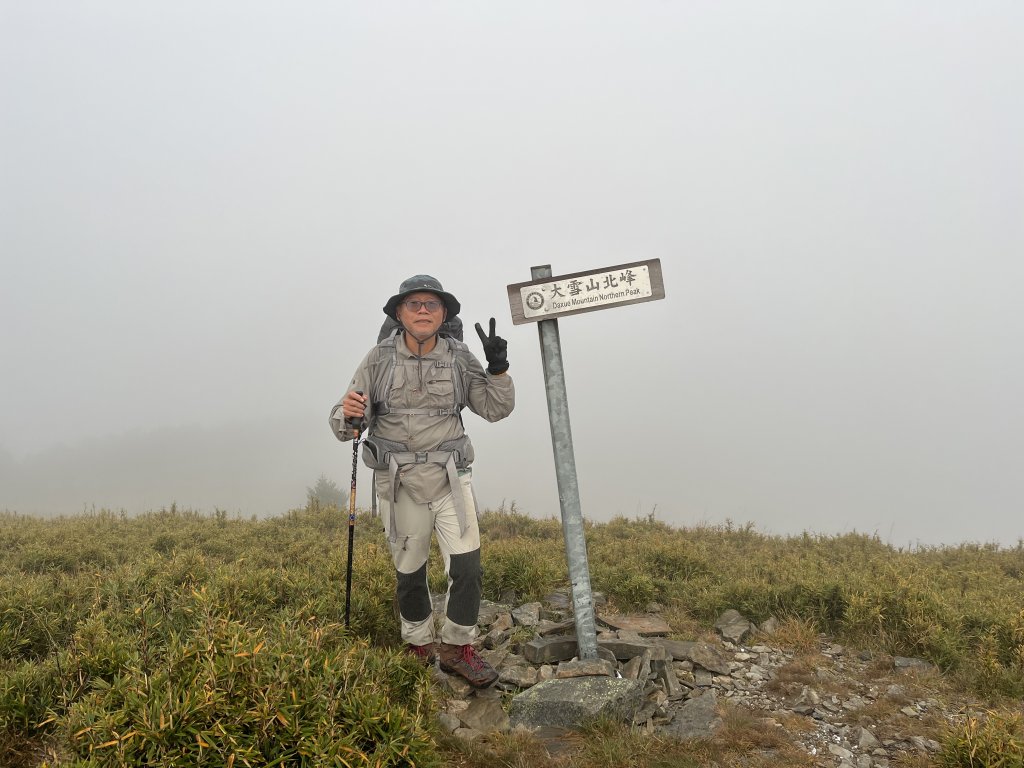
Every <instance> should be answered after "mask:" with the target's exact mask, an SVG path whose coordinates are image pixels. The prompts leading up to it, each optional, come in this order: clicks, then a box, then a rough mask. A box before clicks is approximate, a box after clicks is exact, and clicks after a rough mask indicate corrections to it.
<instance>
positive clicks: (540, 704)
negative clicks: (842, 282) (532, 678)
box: [509, 676, 644, 728]
mask: <svg viewBox="0 0 1024 768" xmlns="http://www.w3.org/2000/svg"><path fill="white" fill-rule="evenodd" d="M643 701H644V686H643V683H641V682H640V681H639V680H623V679H622V678H615V677H593V676H590V677H576V678H571V679H567V680H547V681H546V682H543V683H538V684H537V685H535V686H533V688H530V689H529V690H527V691H524V692H523V693H521V694H519V695H518V696H516V697H514V698H513V699H512V702H511V703H510V704H509V717H510V721H511V723H512V725H513V726H515V725H520V724H522V725H525V726H527V727H530V728H534V727H536V726H541V725H548V726H557V727H563V728H576V727H579V725H580V723H584V722H587V721H590V720H593V719H595V718H597V717H601V716H608V717H612V718H614V719H618V720H620V721H622V722H627V723H628V722H631V721H632V720H633V716H634V715H635V714H636V712H637V711H638V710H639V709H640V707H641V705H642V704H643Z"/></svg>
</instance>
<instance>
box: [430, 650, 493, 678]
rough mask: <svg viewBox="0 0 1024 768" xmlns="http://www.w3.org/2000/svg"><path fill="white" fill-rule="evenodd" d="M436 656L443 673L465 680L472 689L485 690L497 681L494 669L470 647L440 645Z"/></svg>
mask: <svg viewBox="0 0 1024 768" xmlns="http://www.w3.org/2000/svg"><path fill="white" fill-rule="evenodd" d="M437 655H438V658H439V659H440V660H441V669H442V670H443V671H445V672H451V673H453V674H456V675H459V676H460V677H463V678H465V679H466V681H467V682H468V683H469V684H470V685H472V686H473V687H474V688H486V687H487V686H488V685H490V684H491V683H493V682H494V681H495V680H497V679H498V673H497V672H495V671H494V667H492V666H491V665H490V664H488V663H487V662H486V661H484V660H483V659H482V658H481V657H480V654H479V653H477V652H476V648H474V647H473V646H472V645H449V644H448V643H441V646H440V647H439V648H438V652H437Z"/></svg>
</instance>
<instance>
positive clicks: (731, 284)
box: [0, 0, 1024, 546]
mask: <svg viewBox="0 0 1024 768" xmlns="http://www.w3.org/2000/svg"><path fill="white" fill-rule="evenodd" d="M1022 94H1024V5H1022V4H1021V3H1019V2H1016V1H1007V2H985V1H983V0H979V1H978V2H963V0H957V1H956V2H949V1H943V0H926V1H921V2H901V3H890V2H880V1H879V2H869V3H838V2H837V3H822V2H818V1H817V0H814V1H810V0H809V1H808V2H774V3H765V2H753V1H750V2H621V3H608V2H515V3H511V2H506V3H499V2H485V3H481V2H468V1H467V2H401V3H396V2H372V3H368V2H360V3H355V2H304V3H285V2H251V1H249V2H244V3H243V2H218V3H199V2H175V3H171V2H162V3H161V2H147V3H140V2H135V1H134V0H132V1H129V0H116V1H114V0H110V1H103V0H98V1H96V2H89V3H79V2H72V1H71V0H67V1H65V2H50V1H47V0H33V2H20V1H19V0H0V105H2V106H0V109H2V113H3V116H2V119H0V260H2V272H0V323H2V328H3V331H2V334H0V371H2V373H0V509H4V508H6V509H11V510H17V511H19V512H23V513H40V514H44V513H75V512H79V511H81V510H82V509H83V508H91V507H92V506H93V505H95V507H96V508H101V507H108V508H112V509H121V508H124V509H126V510H128V511H129V512H137V511H142V510H146V509H157V508H160V507H161V506H168V505H170V503H171V502H177V503H178V504H179V505H180V506H189V507H192V508H195V509H200V510H203V511H212V510H213V509H214V508H221V509H226V510H228V511H230V512H232V513H236V512H240V513H242V514H244V515H246V516H248V515H250V514H257V515H261V516H262V515H268V514H269V515H273V514H281V513H283V512H284V511H285V510H287V509H289V508H292V507H296V506H300V505H301V504H302V503H304V500H305V489H306V487H307V486H310V485H313V484H314V483H315V481H316V479H317V477H318V476H319V475H321V474H326V475H327V476H329V477H330V478H331V479H333V480H334V481H335V482H337V483H338V485H339V486H341V487H342V488H347V487H348V482H349V470H350V467H351V450H350V444H341V443H339V442H337V441H336V440H335V438H334V437H333V435H332V434H331V433H330V431H329V430H328V427H327V416H328V412H329V411H330V408H331V406H332V405H333V403H334V402H335V400H336V399H337V398H338V397H340V396H341V394H342V393H343V391H344V389H345V387H346V385H347V383H348V381H349V379H350V377H351V374H352V372H353V371H354V369H355V367H356V365H357V364H358V362H359V360H360V359H361V358H362V356H363V355H364V354H365V352H366V351H367V349H368V348H369V347H370V346H371V345H372V343H373V342H374V341H375V340H376V333H377V329H378V327H379V325H380V322H381V320H382V319H383V313H382V311H381V308H382V306H383V305H384V302H385V301H386V300H387V299H388V297H389V296H391V295H392V294H393V293H395V292H396V289H397V287H398V285H399V283H400V282H401V281H402V280H403V279H404V278H406V277H408V276H410V275H412V274H416V273H422V272H426V273H429V274H432V275H434V276H436V277H437V278H438V279H440V280H441V281H442V283H443V284H444V287H445V288H446V289H448V290H450V291H451V292H453V293H454V294H455V295H456V296H457V297H458V298H459V299H460V300H461V301H462V305H463V312H462V317H463V319H464V321H465V323H466V325H467V329H469V330H470V331H471V329H472V324H473V323H474V322H482V323H484V324H485V325H486V320H487V319H488V318H489V317H491V316H494V317H496V318H497V325H498V332H499V333H500V334H502V335H504V336H505V338H507V339H508V346H509V360H510V362H511V369H510V373H511V374H512V376H513V377H514V379H515V382H516V388H517V393H518V399H517V407H516V410H515V412H514V413H513V414H512V416H511V417H509V418H508V419H506V420H504V421H502V422H499V423H497V424H488V423H486V422H484V421H483V420H482V419H480V418H478V417H476V416H474V415H467V417H466V424H467V428H468V430H469V433H470V435H471V436H472V437H473V440H474V443H475V444H476V447H477V462H476V465H475V476H476V480H477V492H478V496H479V499H480V502H481V504H482V506H484V507H489V508H494V507H497V506H498V505H499V504H501V503H502V502H503V501H504V503H505V504H506V505H509V504H511V503H512V502H515V504H516V507H517V508H518V509H519V510H521V511H524V512H527V513H529V514H531V515H534V516H537V517H551V516H555V517H557V516H558V515H559V503H558V494H557V489H556V484H555V474H554V468H553V457H552V451H551V440H550V433H549V429H548V420H547V410H546V403H545V396H544V387H543V381H544V379H543V370H542V366H541V361H540V352H539V343H538V335H537V327H536V325H535V324H528V325H521V326H513V325H512V323H511V315H510V310H509V304H508V299H507V296H506V286H507V285H508V284H511V283H517V282H522V281H526V280H529V279H530V268H531V267H532V266H536V265H543V264H550V265H551V267H552V270H553V272H554V274H555V275H560V274H567V273H571V272H578V271H583V270H590V269H595V270H596V269H599V268H602V267H605V266H611V265H616V264H622V263H626V262H631V261H639V260H645V259H653V258H659V259H661V263H662V269H663V273H664V281H665V292H666V297H665V299H664V300H661V301H655V302H649V303H644V304H638V305H634V306H626V307H619V308H614V309H608V310H603V311H599V312H592V313H587V314H582V315H578V316H574V317H568V318H563V319H562V320H560V321H559V328H560V332H561V338H562V346H563V355H564V358H565V365H566V381H567V387H568V393H569V407H570V414H571V419H572V429H573V435H574V439H575V444H576V465H577V469H578V473H579V482H580V490H581V497H582V506H583V511H584V514H585V516H587V517H588V518H591V519H594V520H597V521H603V520H607V519H609V518H611V517H612V516H614V515H617V514H622V515H626V516H628V517H633V516H636V515H642V516H646V515H648V514H654V515H655V517H657V518H658V519H661V520H664V521H667V522H669V523H672V524H674V525H680V526H690V525H699V524H709V525H720V524H724V523H726V521H730V520H731V521H733V522H734V523H735V524H736V525H743V524H746V523H750V524H752V525H753V526H754V527H755V528H756V529H757V530H760V531H764V532H769V533H779V534H795V533H800V532H802V531H811V532H816V533H824V534H832V533H842V532H847V531H854V530H855V531H863V532H867V533H877V534H878V535H879V536H880V537H881V538H882V539H883V540H884V541H887V542H890V543H892V544H894V545H897V546H905V545H908V544H910V545H915V544H940V543H945V544H955V543H960V542H964V541H980V542H990V541H994V542H999V543H1001V544H1004V545H1014V544H1016V542H1017V541H1018V539H1019V538H1020V537H1024V514H1022V512H1024V510H1022V500H1024V406H1022V393H1024V360H1022V354H1021V350H1022V349H1024V309H1022V301H1021V293H1022V287H1024V215H1022V214H1024V149H1022V144H1024V140H1022V137H1024V99H1022ZM466 338H467V341H468V342H469V343H470V345H471V347H472V348H473V349H474V350H476V351H477V352H478V354H480V356H481V357H482V354H481V353H480V346H479V341H478V340H477V339H476V338H475V334H473V333H472V332H470V333H469V334H467V337H466ZM369 480H370V478H369V470H366V469H365V468H364V469H363V470H362V473H361V475H360V492H359V501H360V505H361V506H369V495H368V489H369V487H370V482H369Z"/></svg>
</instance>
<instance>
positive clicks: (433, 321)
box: [398, 291, 445, 340]
mask: <svg viewBox="0 0 1024 768" xmlns="http://www.w3.org/2000/svg"><path fill="white" fill-rule="evenodd" d="M433 302H436V303H437V309H430V308H429V306H428V303H433ZM410 303H412V304H413V305H414V306H415V305H416V304H418V305H419V306H418V308H417V309H413V308H412V307H411V306H409V305H410ZM444 318H445V308H444V302H443V301H441V297H440V296H438V295H437V294H436V293H430V292H429V291H419V292H417V293H410V294H409V295H408V296H406V297H405V298H404V299H403V300H402V303H401V304H399V305H398V322H400V323H401V324H402V326H403V327H404V328H405V330H406V331H408V332H409V333H411V334H412V335H413V336H415V337H416V338H417V339H421V340H422V339H427V338H429V337H430V336H433V335H434V334H435V333H437V329H438V328H440V327H441V323H443V322H444Z"/></svg>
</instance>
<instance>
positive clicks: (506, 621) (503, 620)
mask: <svg viewBox="0 0 1024 768" xmlns="http://www.w3.org/2000/svg"><path fill="white" fill-rule="evenodd" d="M513 627H515V623H514V622H513V621H512V614H511V613H499V614H498V615H497V616H496V617H495V619H494V621H492V622H491V632H494V631H498V632H504V631H506V630H510V629H512V628H513Z"/></svg>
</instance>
